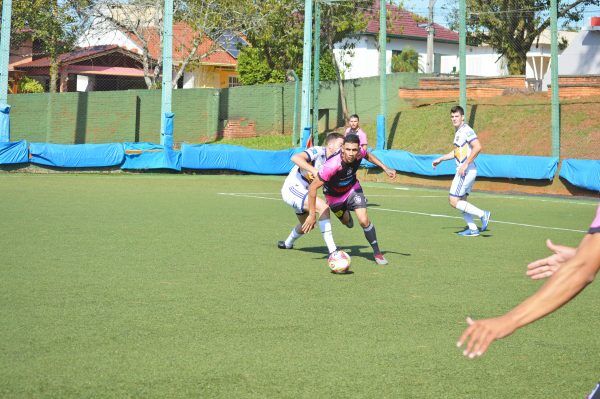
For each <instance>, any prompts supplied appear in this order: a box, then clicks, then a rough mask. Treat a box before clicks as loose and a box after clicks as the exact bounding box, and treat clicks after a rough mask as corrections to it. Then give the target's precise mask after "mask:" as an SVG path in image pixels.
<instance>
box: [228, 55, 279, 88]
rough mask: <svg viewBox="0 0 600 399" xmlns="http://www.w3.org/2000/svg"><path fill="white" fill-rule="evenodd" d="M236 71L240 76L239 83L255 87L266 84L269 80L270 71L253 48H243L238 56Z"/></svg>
mask: <svg viewBox="0 0 600 399" xmlns="http://www.w3.org/2000/svg"><path fill="white" fill-rule="evenodd" d="M237 61H238V64H237V71H238V73H239V74H240V83H241V84H243V85H255V84H259V83H265V82H268V81H269V80H270V79H271V72H272V71H273V70H272V69H270V68H269V65H268V64H267V62H266V61H265V59H264V58H262V57H261V56H260V54H259V50H258V49H257V48H255V47H245V48H243V49H241V50H240V54H239V56H238V60H237Z"/></svg>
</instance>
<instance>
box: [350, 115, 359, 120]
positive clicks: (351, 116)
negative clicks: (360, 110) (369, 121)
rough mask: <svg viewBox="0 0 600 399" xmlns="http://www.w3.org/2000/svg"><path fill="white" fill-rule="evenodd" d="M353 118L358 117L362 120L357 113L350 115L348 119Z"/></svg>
mask: <svg viewBox="0 0 600 399" xmlns="http://www.w3.org/2000/svg"><path fill="white" fill-rule="evenodd" d="M352 118H356V119H358V120H360V118H359V117H358V115H356V114H352V115H350V118H348V120H350V119H352Z"/></svg>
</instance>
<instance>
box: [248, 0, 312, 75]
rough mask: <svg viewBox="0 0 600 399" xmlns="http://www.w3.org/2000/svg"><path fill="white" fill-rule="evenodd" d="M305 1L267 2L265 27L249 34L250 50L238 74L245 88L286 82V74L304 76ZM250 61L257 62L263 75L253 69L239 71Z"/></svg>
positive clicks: (259, 27)
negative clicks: (249, 85)
mask: <svg viewBox="0 0 600 399" xmlns="http://www.w3.org/2000/svg"><path fill="white" fill-rule="evenodd" d="M303 14H304V1H301V0H289V1H280V0H267V1H266V2H265V8H264V10H263V18H264V23H263V24H261V25H260V26H258V27H257V28H256V29H252V30H248V33H247V37H248V42H249V43H250V44H251V46H252V47H251V48H250V47H246V48H244V49H242V51H241V52H240V56H239V58H238V70H239V73H240V80H241V81H242V83H243V84H257V83H276V82H284V81H285V75H286V71H288V70H290V69H293V70H295V71H296V73H297V74H298V75H301V74H302V53H303V43H304V38H303V33H304V28H303V26H304V19H303ZM246 60H252V61H253V62H255V65H256V69H257V70H264V73H262V75H261V76H260V78H259V74H257V73H256V72H255V71H252V65H250V64H248V66H249V68H242V69H239V66H240V64H244V63H246Z"/></svg>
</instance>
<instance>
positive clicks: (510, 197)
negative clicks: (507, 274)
mask: <svg viewBox="0 0 600 399" xmlns="http://www.w3.org/2000/svg"><path fill="white" fill-rule="evenodd" d="M361 184H362V185H363V186H367V187H368V186H369V184H368V183H367V184H364V183H361ZM371 187H376V188H378V189H382V190H403V191H414V190H417V191H418V190H423V189H422V188H418V187H415V188H409V187H385V186H380V185H378V186H373V185H372V186H371ZM425 190H428V189H425ZM429 190H431V189H429ZM441 190H443V189H440V191H441ZM431 191H433V190H431ZM435 191H438V190H435ZM476 194H481V195H482V196H484V197H488V198H502V199H508V200H520V201H539V202H550V203H557V204H565V203H568V204H569V205H587V206H598V202H599V201H600V196H599V197H598V201H596V202H589V201H586V200H577V199H570V198H563V199H561V198H544V197H543V196H535V195H531V196H527V197H519V196H514V195H508V194H504V195H503V194H490V193H485V192H481V193H476ZM373 196H374V195H373V194H369V197H373ZM447 196H448V195H441V196H440V197H447ZM422 198H423V197H422Z"/></svg>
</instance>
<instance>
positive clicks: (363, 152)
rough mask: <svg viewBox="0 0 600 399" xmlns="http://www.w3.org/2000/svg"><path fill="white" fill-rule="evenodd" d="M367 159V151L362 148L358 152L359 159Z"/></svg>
mask: <svg viewBox="0 0 600 399" xmlns="http://www.w3.org/2000/svg"><path fill="white" fill-rule="evenodd" d="M366 157H367V150H365V149H364V148H363V147H362V146H361V147H360V149H359V150H358V159H363V158H366Z"/></svg>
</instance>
